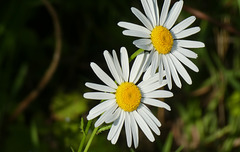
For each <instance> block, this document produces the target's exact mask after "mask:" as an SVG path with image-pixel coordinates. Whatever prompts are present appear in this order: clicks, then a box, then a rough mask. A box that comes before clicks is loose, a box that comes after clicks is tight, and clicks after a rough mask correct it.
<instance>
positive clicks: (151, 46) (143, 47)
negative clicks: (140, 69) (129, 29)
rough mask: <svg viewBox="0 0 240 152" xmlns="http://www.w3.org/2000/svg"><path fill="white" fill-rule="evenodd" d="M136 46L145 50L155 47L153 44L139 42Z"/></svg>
mask: <svg viewBox="0 0 240 152" xmlns="http://www.w3.org/2000/svg"><path fill="white" fill-rule="evenodd" d="M135 46H136V47H137V48H139V49H143V50H146V51H150V50H152V49H153V45H152V44H147V45H138V44H135Z"/></svg>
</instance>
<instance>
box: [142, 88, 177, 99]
mask: <svg viewBox="0 0 240 152" xmlns="http://www.w3.org/2000/svg"><path fill="white" fill-rule="evenodd" d="M172 96H173V93H172V92H170V91H166V90H156V91H153V92H149V93H146V94H143V97H146V98H169V97H172Z"/></svg>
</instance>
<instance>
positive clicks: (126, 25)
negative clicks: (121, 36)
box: [118, 22, 151, 34]
mask: <svg viewBox="0 0 240 152" xmlns="http://www.w3.org/2000/svg"><path fill="white" fill-rule="evenodd" d="M118 26H120V27H123V28H126V29H128V30H133V31H140V32H144V33H147V34H151V31H150V30H149V29H147V28H145V27H143V26H141V25H137V24H133V23H128V22H118Z"/></svg>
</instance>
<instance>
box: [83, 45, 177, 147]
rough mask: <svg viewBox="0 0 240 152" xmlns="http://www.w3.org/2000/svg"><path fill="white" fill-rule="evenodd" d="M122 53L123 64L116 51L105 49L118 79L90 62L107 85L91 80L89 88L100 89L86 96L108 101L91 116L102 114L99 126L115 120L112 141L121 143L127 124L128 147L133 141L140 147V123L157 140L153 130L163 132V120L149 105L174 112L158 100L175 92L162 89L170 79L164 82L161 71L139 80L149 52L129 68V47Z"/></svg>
mask: <svg viewBox="0 0 240 152" xmlns="http://www.w3.org/2000/svg"><path fill="white" fill-rule="evenodd" d="M120 52H121V65H120V63H119V61H118V58H117V55H116V52H115V51H114V50H113V52H112V56H111V55H110V53H109V52H108V51H104V57H105V60H106V62H107V66H108V68H109V70H110V72H111V74H112V76H113V78H114V80H113V79H112V78H110V77H109V76H108V75H107V74H106V73H105V72H104V71H103V70H102V69H101V68H100V67H99V66H98V65H97V64H95V63H91V64H90V66H91V68H92V69H93V71H94V73H95V74H96V75H97V76H98V78H99V79H100V80H101V81H102V82H103V83H104V84H103V85H102V84H96V83H89V82H87V83H86V86H87V87H89V88H91V89H94V90H97V91H98V92H87V93H85V94H84V95H83V96H84V98H86V99H94V100H105V101H103V102H101V103H100V104H98V105H97V106H95V107H94V108H93V109H91V110H90V112H89V114H88V116H87V119H88V120H92V119H94V118H96V117H98V116H100V115H101V116H100V118H99V119H98V120H97V121H96V123H95V127H98V126H100V125H101V124H103V123H104V122H105V123H112V122H113V124H112V127H111V129H110V131H109V133H108V136H107V139H108V140H111V143H112V144H115V143H116V142H117V140H118V138H119V134H120V132H121V129H122V127H123V125H124V126H125V132H126V138H127V145H128V147H131V145H132V142H133V143H134V146H135V148H137V147H138V144H139V143H138V142H139V135H138V126H139V127H140V128H141V130H142V131H143V133H144V134H145V135H146V136H147V138H148V139H149V140H150V141H152V142H153V141H154V140H155V138H154V136H153V134H152V131H153V132H154V133H156V134H157V135H160V130H159V128H158V127H160V126H161V123H160V121H159V120H158V119H157V118H156V117H155V116H154V115H153V114H152V112H151V111H150V109H149V108H148V107H147V106H146V105H145V104H147V105H151V106H155V107H161V108H165V109H167V110H169V111H170V110H171V109H170V106H169V105H167V104H166V103H164V102H162V101H160V100H158V98H168V97H172V96H173V94H172V93H171V92H169V91H165V90H158V89H159V88H160V87H163V86H164V85H166V84H167V82H166V80H164V81H162V83H161V84H160V83H159V81H158V75H157V74H156V75H155V76H153V77H152V78H150V79H148V80H145V81H141V82H140V83H138V81H139V79H140V77H141V75H142V73H143V69H144V68H143V67H144V65H145V64H146V60H147V58H148V57H149V54H148V53H145V54H144V53H142V54H140V55H138V56H137V57H136V59H135V61H134V63H133V65H132V68H131V70H130V71H129V61H128V53H127V50H126V48H124V47H122V48H121V50H120ZM114 81H116V83H115V82H114ZM151 130H152V131H151ZM132 140H133V141H132Z"/></svg>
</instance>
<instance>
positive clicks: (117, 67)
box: [112, 50, 123, 80]
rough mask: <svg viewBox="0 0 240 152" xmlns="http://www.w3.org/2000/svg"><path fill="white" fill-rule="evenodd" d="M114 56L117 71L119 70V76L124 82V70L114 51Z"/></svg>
mask: <svg viewBox="0 0 240 152" xmlns="http://www.w3.org/2000/svg"><path fill="white" fill-rule="evenodd" d="M112 54H113V62H114V64H115V67H116V70H117V72H118V74H119V76H120V77H121V80H123V74H122V69H121V66H120V63H119V61H118V57H117V54H116V51H115V50H113V51H112Z"/></svg>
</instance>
